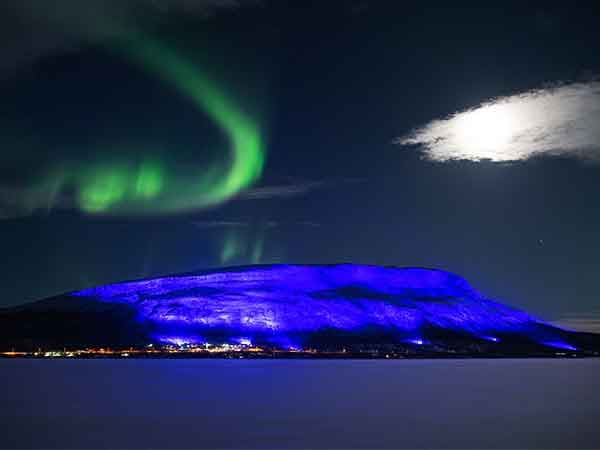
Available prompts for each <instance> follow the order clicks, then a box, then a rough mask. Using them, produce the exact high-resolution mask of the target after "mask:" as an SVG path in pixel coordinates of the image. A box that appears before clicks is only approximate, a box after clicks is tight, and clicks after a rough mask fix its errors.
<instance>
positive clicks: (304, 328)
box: [0, 264, 600, 355]
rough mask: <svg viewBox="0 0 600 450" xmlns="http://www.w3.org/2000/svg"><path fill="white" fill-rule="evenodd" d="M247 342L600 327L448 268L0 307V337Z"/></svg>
mask: <svg viewBox="0 0 600 450" xmlns="http://www.w3.org/2000/svg"><path fill="white" fill-rule="evenodd" d="M204 342H209V343H226V342H232V343H235V342H238V343H239V342H244V343H247V344H250V343H251V344H252V345H258V346H263V347H265V348H272V349H282V350H285V349H306V348H311V349H316V350H332V349H333V350H336V349H337V350H339V349H342V348H344V349H345V348H349V349H352V350H358V351H361V350H368V351H377V349H378V348H381V349H383V348H386V349H389V348H406V349H409V350H410V351H412V352H419V351H423V352H427V353H439V354H451V353H457V352H458V353H465V352H466V353H490V354H515V355H516V354H521V355H526V354H530V353H531V354H544V353H548V354H552V353H557V352H567V353H581V354H586V353H590V352H595V351H597V350H598V349H599V348H600V345H599V342H600V341H599V339H598V336H597V335H593V334H590V333H577V332H572V331H568V330H564V329H561V328H558V327H555V326H552V325H550V324H548V323H546V322H544V321H542V320H540V319H538V318H535V317H533V316H531V315H529V314H528V313H526V312H524V311H521V310H518V309H515V308H511V307H509V306H506V305H504V304H502V303H498V302H496V301H493V300H491V299H489V298H487V297H486V296H484V295H482V294H481V293H479V292H477V291H476V290H475V289H473V288H472V287H471V286H470V285H469V283H468V282H467V281H466V280H465V279H463V278H461V277H459V276H457V275H455V274H452V273H449V272H445V271H442V270H433V269H425V268H395V267H381V266H368V265H357V264H339V265H268V266H246V267H234V268H229V269H222V270H210V271H203V272H194V273H186V274H181V275H170V276H165V277H158V278H151V279H144V280H136V281H127V282H122V283H115V284H108V285H104V286H98V287H94V288H90V289H85V290H82V291H76V292H71V293H67V294H64V295H60V296H57V297H52V298H49V299H46V300H42V301H39V302H35V303H30V304H27V305H23V306H19V307H15V308H10V309H4V310H2V311H0V346H2V347H3V348H7V347H10V348H14V347H16V348H36V347H44V348H50V347H61V348H62V347H69V348H71V347H82V346H100V345H107V346H122V347H125V346H142V345H147V344H149V343H177V344H182V343H189V344H199V343H204Z"/></svg>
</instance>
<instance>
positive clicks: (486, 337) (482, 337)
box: [480, 336, 500, 342]
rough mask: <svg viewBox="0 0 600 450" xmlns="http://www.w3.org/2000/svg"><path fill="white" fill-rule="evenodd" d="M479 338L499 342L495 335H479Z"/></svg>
mask: <svg viewBox="0 0 600 450" xmlns="http://www.w3.org/2000/svg"><path fill="white" fill-rule="evenodd" d="M480 338H481V339H483V340H485V341H491V342H500V339H499V338H497V337H496V336H480Z"/></svg>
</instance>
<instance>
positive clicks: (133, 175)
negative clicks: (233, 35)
mask: <svg viewBox="0 0 600 450" xmlns="http://www.w3.org/2000/svg"><path fill="white" fill-rule="evenodd" d="M116 47H117V48H116V50H117V52H116V54H117V55H120V56H122V57H124V58H125V59H126V60H127V61H128V62H130V63H133V64H136V65H137V66H139V67H142V68H143V69H144V70H145V71H147V72H148V73H150V74H152V75H155V76H158V77H159V78H160V79H161V80H163V81H164V83H166V84H167V85H169V86H170V87H171V88H173V89H174V90H176V91H177V92H178V93H179V94H182V95H183V96H184V97H185V98H186V99H187V100H189V101H190V102H191V104H192V105H194V106H195V107H196V108H197V109H198V110H199V112H202V113H204V114H205V115H206V116H207V117H208V118H209V119H210V120H211V121H212V122H213V123H214V124H215V125H216V126H217V127H218V128H219V129H220V130H221V131H222V133H223V134H224V135H225V136H226V138H227V141H228V144H229V148H230V152H229V154H228V155H227V157H224V158H219V161H214V162H212V163H210V164H209V165H208V166H203V167H199V168H198V169H194V171H193V173H191V174H188V175H187V176H184V175H182V174H181V173H180V172H181V171H180V168H179V167H176V166H175V165H174V164H172V163H170V162H169V161H170V160H171V159H172V158H167V157H165V155H161V154H160V152H158V151H156V149H153V148H151V146H150V148H144V149H143V150H142V152H141V153H142V154H143V155H144V156H143V157H141V159H140V158H134V157H127V156H119V155H117V156H114V153H118V154H123V153H124V152H120V151H116V152H108V153H109V156H105V157H100V158H99V159H97V160H93V161H90V162H86V163H83V162H76V161H69V162H61V163H58V164H56V165H55V166H54V167H52V168H51V169H50V170H48V171H47V173H46V174H45V175H43V176H42V177H41V181H40V182H39V183H38V184H37V185H36V186H35V187H34V188H32V189H31V190H30V193H29V195H28V198H27V202H26V203H27V204H28V207H29V209H36V208H42V207H43V208H51V207H52V206H53V205H54V204H55V203H56V199H57V198H58V197H59V195H60V194H61V192H64V191H69V190H70V191H73V192H74V195H75V201H76V204H77V206H78V207H79V208H80V209H81V210H83V211H85V212H87V213H92V214H117V215H118V214H121V215H140V214H141V215H145V214H152V215H155V214H163V213H176V212H180V211H188V210H194V209H201V208H205V207H209V206H212V205H216V204H219V203H222V202H225V201H227V200H228V199H230V198H232V197H233V196H235V195H236V194H238V193H239V192H240V191H242V190H243V189H245V188H248V187H250V186H251V185H252V184H253V183H254V182H255V181H257V180H258V179H259V178H260V175H261V174H262V170H263V166H264V162H265V146H264V136H263V132H262V130H261V128H260V126H259V124H258V123H257V122H256V121H255V120H253V118H252V117H250V115H249V114H248V113H246V111H244V110H243V108H242V107H241V106H240V105H238V104H237V103H236V102H235V101H234V100H233V99H232V98H231V96H229V95H227V94H226V92H225V91H224V90H223V89H222V88H221V87H220V86H218V84H217V83H215V82H214V81H212V80H211V79H209V77H208V76H206V75H205V74H204V73H203V72H202V70H200V69H199V68H198V67H197V65H196V64H194V63H193V62H192V61H191V60H189V58H186V57H185V56H184V55H183V54H182V53H180V52H178V51H177V50H176V49H175V48H174V47H172V46H170V45H168V44H167V43H165V42H163V41H161V40H159V39H156V38H153V37H150V36H147V35H145V36H138V37H136V38H131V39H128V40H126V41H124V42H121V43H119V44H118V45H117V46H116ZM107 149H109V148H107ZM99 150H101V149H99ZM113 150H114V149H113ZM116 150H118V149H116ZM97 153H98V154H103V152H102V151H98V152H97ZM163 153H164V152H163ZM221 159H222V160H221Z"/></svg>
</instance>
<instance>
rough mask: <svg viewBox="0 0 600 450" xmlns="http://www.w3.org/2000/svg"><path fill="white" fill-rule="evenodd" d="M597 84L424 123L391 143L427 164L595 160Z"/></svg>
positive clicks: (599, 136) (599, 106) (505, 100)
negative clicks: (411, 149)
mask: <svg viewBox="0 0 600 450" xmlns="http://www.w3.org/2000/svg"><path fill="white" fill-rule="evenodd" d="M599 123H600V82H598V81H593V82H587V83H571V84H564V85H560V86H557V87H553V88H547V89H537V90H533V91H528V92H525V93H522V94H518V95H512V96H509V97H501V98H497V99H494V100H491V101H489V102H487V103H483V104H482V105H480V106H478V107H476V108H473V109H469V110H466V111H460V112H457V113H454V114H452V115H451V116H450V117H448V118H445V119H438V120H434V121H432V122H429V123H428V124H426V125H425V126H423V127H421V128H418V129H416V130H413V131H412V132H411V133H409V134H408V135H405V136H401V137H399V138H398V139H396V141H395V143H397V144H400V145H419V146H422V148H423V151H424V154H425V156H426V158H428V159H430V160H432V161H441V162H444V161H449V160H471V161H481V160H490V161H497V162H501V161H518V160H525V159H528V158H531V157H535V156H568V157H575V158H581V159H586V160H600V127H598V124H599Z"/></svg>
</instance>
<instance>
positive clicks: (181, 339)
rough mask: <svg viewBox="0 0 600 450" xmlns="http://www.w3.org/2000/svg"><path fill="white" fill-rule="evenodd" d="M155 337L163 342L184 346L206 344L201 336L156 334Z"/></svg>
mask: <svg viewBox="0 0 600 450" xmlns="http://www.w3.org/2000/svg"><path fill="white" fill-rule="evenodd" d="M154 339H155V340H156V341H157V342H160V343H161V344H171V345H177V346H178V347H183V346H186V345H199V344H204V343H205V342H206V341H205V340H204V339H202V338H200V337H199V336H162V335H156V336H154Z"/></svg>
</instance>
